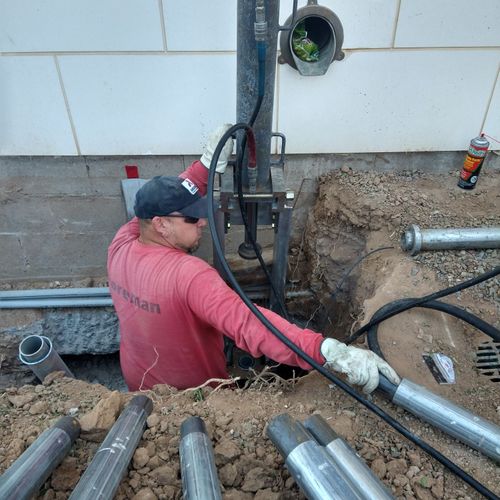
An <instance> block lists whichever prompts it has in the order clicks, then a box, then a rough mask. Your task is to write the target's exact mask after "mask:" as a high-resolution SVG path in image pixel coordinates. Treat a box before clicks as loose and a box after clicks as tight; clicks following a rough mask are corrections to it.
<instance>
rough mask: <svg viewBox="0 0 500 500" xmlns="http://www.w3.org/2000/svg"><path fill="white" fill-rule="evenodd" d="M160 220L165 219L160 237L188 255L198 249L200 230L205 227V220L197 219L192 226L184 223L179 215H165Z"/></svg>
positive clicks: (183, 219) (182, 217)
mask: <svg viewBox="0 0 500 500" xmlns="http://www.w3.org/2000/svg"><path fill="white" fill-rule="evenodd" d="M162 219H166V220H164V225H163V228H164V231H162V236H163V237H164V238H165V239H166V240H167V241H168V243H170V244H171V245H172V246H173V247H175V248H179V249H180V250H184V251H185V252H188V253H192V252H194V251H196V250H197V249H198V247H199V246H200V241H201V236H202V229H203V228H204V227H205V226H206V225H207V219H199V220H198V222H196V223H194V224H192V223H189V222H186V220H185V218H184V216H181V214H172V217H170V216H168V215H166V216H164V217H162Z"/></svg>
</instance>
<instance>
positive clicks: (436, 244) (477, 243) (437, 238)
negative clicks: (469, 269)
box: [401, 224, 500, 255]
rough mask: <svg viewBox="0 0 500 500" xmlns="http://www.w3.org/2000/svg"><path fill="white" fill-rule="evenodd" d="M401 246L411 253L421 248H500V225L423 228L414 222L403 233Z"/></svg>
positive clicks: (415, 252) (414, 253)
mask: <svg viewBox="0 0 500 500" xmlns="http://www.w3.org/2000/svg"><path fill="white" fill-rule="evenodd" d="M401 248H402V249H403V250H405V251H407V252H410V254H411V255H416V254H417V253H418V252H420V251H421V250H460V249H463V248H500V227H479V228H453V229H424V230H422V229H420V228H419V227H418V226H417V225H416V224H412V225H411V226H410V227H409V228H408V229H407V230H406V231H405V232H404V233H403V234H402V235H401Z"/></svg>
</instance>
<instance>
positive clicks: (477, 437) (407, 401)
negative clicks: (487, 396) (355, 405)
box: [378, 376, 500, 462]
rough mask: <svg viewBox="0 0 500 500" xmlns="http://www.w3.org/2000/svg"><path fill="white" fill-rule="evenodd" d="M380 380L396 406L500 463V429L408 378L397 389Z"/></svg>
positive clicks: (384, 380) (379, 387)
mask: <svg viewBox="0 0 500 500" xmlns="http://www.w3.org/2000/svg"><path fill="white" fill-rule="evenodd" d="M380 378H381V380H382V379H383V380H382V383H381V384H379V386H378V389H379V390H381V391H382V392H383V393H385V394H386V395H387V396H388V397H389V398H390V399H391V400H392V402H393V403H394V404H396V405H398V406H401V407H402V408H404V409H405V410H408V411H409V412H410V413H412V414H413V415H415V416H417V417H419V418H421V419H422V420H425V421H426V422H429V423H430V424H432V425H434V426H435V427H437V428H438V429H441V430H442V431H443V432H445V433H446V434H449V435H450V436H453V437H454V438H456V439H458V440H459V441H461V442H462V443H465V444H467V445H469V446H470V447H472V448H474V449H475V450H478V451H480V452H481V453H484V454H485V455H487V456H488V457H490V458H492V459H493V460H495V461H497V462H500V427H499V426H498V425H495V424H493V423H491V422H489V421H488V420H486V419H484V418H482V417H478V416H477V415H475V414H474V413H472V412H470V411H468V410H466V409H464V408H462V407H461V406H458V405H456V404H454V403H452V402H451V401H448V400H447V399H445V398H442V397H441V396H438V395H436V394H434V393H433V392H431V391H429V390H427V389H426V388H425V387H422V386H421V385H418V384H415V383H414V382H411V381H410V380H408V379H403V380H402V381H401V383H400V384H399V385H398V386H395V385H394V384H391V383H390V382H389V381H387V379H385V377H382V376H381V377H380ZM394 389H395V390H394Z"/></svg>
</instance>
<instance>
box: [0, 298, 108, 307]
mask: <svg viewBox="0 0 500 500" xmlns="http://www.w3.org/2000/svg"><path fill="white" fill-rule="evenodd" d="M112 305H113V301H112V300H111V298H104V297H83V298H63V299H56V298H52V299H28V300H5V301H0V309H41V308H46V309H47V308H52V307H111V306H112Z"/></svg>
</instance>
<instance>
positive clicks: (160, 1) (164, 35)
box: [158, 0, 168, 52]
mask: <svg viewBox="0 0 500 500" xmlns="http://www.w3.org/2000/svg"><path fill="white" fill-rule="evenodd" d="M158 8H159V9H160V25H161V36H162V38H163V50H164V51H165V52H167V50H168V48H167V30H166V28H165V16H164V15H163V0H158Z"/></svg>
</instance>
